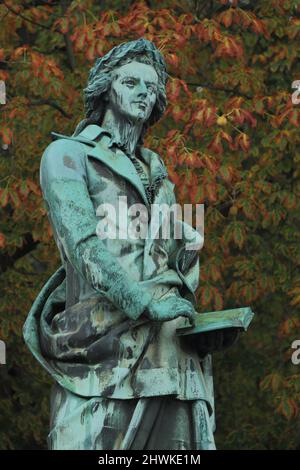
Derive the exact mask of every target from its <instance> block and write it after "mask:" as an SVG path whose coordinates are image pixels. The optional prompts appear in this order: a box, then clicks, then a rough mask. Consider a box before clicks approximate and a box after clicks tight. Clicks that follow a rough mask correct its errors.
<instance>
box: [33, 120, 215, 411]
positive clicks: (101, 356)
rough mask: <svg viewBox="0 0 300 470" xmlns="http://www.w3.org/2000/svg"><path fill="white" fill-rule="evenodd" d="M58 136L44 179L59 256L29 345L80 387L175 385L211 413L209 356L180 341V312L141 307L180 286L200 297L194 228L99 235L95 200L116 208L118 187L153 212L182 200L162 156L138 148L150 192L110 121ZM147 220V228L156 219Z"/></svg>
mask: <svg viewBox="0 0 300 470" xmlns="http://www.w3.org/2000/svg"><path fill="white" fill-rule="evenodd" d="M53 134H54V133H53ZM54 138H55V140H54V141H53V142H52V143H51V144H50V145H49V146H48V147H47V148H46V150H45V152H44V153H43V156H42V160H41V170H40V184H41V187H42V191H43V197H44V200H45V204H46V207H47V211H48V216H49V220H50V223H51V225H52V228H53V233H54V237H55V241H56V244H57V246H58V249H59V252H60V256H61V261H62V265H61V267H60V268H59V269H58V270H57V271H56V272H55V273H54V274H53V275H52V276H51V278H50V279H49V280H48V282H47V283H46V284H45V286H44V287H43V289H42V290H41V292H40V293H39V295H38V297H37V299H36V300H35V302H34V304H33V305H32V308H31V310H30V312H29V315H28V318H27V320H26V323H25V325H24V338H25V341H26V343H27V345H28V347H29V348H30V350H31V351H32V353H33V354H34V356H35V357H36V358H37V360H38V361H39V362H40V363H41V364H42V365H43V366H44V367H45V368H46V369H47V370H48V372H49V373H50V374H51V375H52V377H53V378H54V379H55V380H56V382H57V383H58V384H60V385H61V386H62V387H64V389H67V390H68V391H69V392H72V393H73V394H76V395H78V396H80V397H106V398H112V399H114V398H115V399H129V398H140V397H157V396H162V395H173V396H174V397H176V398H177V399H179V400H201V401H203V402H204V403H206V406H207V410H208V412H209V414H210V416H211V418H210V419H213V388H212V374H211V362H210V360H211V358H210V356H207V357H206V358H205V359H204V360H203V359H202V360H200V359H199V357H198V355H197V353H196V351H195V350H193V349H192V347H191V346H189V345H188V344H186V343H182V339H181V338H180V337H178V336H177V335H176V328H177V326H178V324H179V323H178V322H180V320H181V319H180V318H178V319H175V320H172V321H165V322H158V321H151V320H149V319H148V318H147V317H146V316H145V315H143V312H144V310H145V308H146V307H147V305H148V304H149V302H150V301H151V299H153V298H155V299H159V298H165V297H166V296H168V295H177V296H178V295H181V296H182V297H185V298H187V299H188V300H190V301H191V302H193V303H195V295H194V294H195V291H196V289H197V287H198V284H199V256H198V252H197V251H191V250H187V249H186V248H187V244H188V243H190V240H191V238H189V239H187V238H183V239H181V240H179V239H178V240H177V239H174V238H171V239H163V238H159V237H158V238H156V237H155V236H153V233H150V231H149V236H148V237H147V238H137V239H132V238H128V237H127V238H123V239H122V238H121V239H118V238H117V239H113V240H112V239H109V238H107V239H105V238H103V239H100V237H99V236H98V235H97V224H98V223H99V217H97V208H98V207H99V206H100V205H101V204H105V203H107V202H109V203H110V204H112V205H113V206H114V207H115V208H116V211H118V207H119V206H118V201H119V197H120V196H123V197H125V196H126V197H127V204H128V206H131V205H132V204H144V205H145V206H146V208H147V210H148V212H150V209H151V207H150V205H151V202H152V203H153V204H167V205H168V206H170V205H172V204H174V203H175V202H176V199H175V195H174V185H173V183H172V182H171V181H170V180H169V179H168V176H167V172H166V168H165V166H164V163H163V161H162V159H161V158H160V157H159V155H157V154H156V153H155V152H153V151H151V150H149V149H146V148H145V147H140V149H139V151H140V158H141V159H143V160H144V162H145V163H146V164H147V165H148V166H149V168H150V179H151V181H152V182H155V183H156V191H154V193H153V200H152V201H150V200H149V193H147V192H146V191H145V187H144V185H143V183H142V181H141V178H140V175H139V174H138V172H137V169H136V166H135V165H134V164H133V162H132V160H131V159H130V158H129V157H128V156H127V155H126V154H125V153H124V152H123V151H122V150H121V149H120V148H113V146H111V140H110V136H109V134H108V133H107V132H106V131H105V130H104V129H103V128H101V127H99V126H97V125H89V126H88V127H86V128H85V129H84V130H83V131H82V132H81V133H80V134H79V135H78V136H76V137H67V136H62V135H59V134H54ZM122 217H124V216H123V215H122ZM125 217H127V218H128V224H130V223H131V222H132V218H131V217H130V215H129V214H128V213H127V214H125ZM116 223H117V224H118V219H117V222H116ZM144 223H145V224H146V230H147V226H148V230H149V220H148V221H147V220H145V222H144ZM159 225H160V221H159V222H158V226H159ZM184 225H185V228H186V229H187V231H188V232H189V234H190V233H191V231H192V232H194V240H196V239H197V240H198V242H199V234H198V233H197V232H196V231H195V230H194V229H192V227H190V226H188V227H187V226H186V224H184ZM117 228H119V227H117ZM184 233H187V232H184Z"/></svg>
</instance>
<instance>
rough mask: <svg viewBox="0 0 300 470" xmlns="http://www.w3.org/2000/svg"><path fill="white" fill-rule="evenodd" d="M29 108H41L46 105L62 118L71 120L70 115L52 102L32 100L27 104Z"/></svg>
mask: <svg viewBox="0 0 300 470" xmlns="http://www.w3.org/2000/svg"><path fill="white" fill-rule="evenodd" d="M29 105H30V106H43V105H47V106H50V107H51V108H54V109H56V110H57V111H59V112H60V113H61V114H62V115H63V116H64V117H66V118H68V119H71V117H72V116H71V114H69V113H67V112H66V111H65V110H64V109H63V108H62V107H61V106H60V105H59V104H57V103H56V102H55V101H53V100H43V99H38V100H33V101H30V103H29Z"/></svg>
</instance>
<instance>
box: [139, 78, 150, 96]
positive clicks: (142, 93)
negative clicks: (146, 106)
mask: <svg viewBox="0 0 300 470" xmlns="http://www.w3.org/2000/svg"><path fill="white" fill-rule="evenodd" d="M147 93H148V89H147V86H146V84H145V82H144V80H141V82H140V83H139V87H138V95H139V96H144V97H146V96H147Z"/></svg>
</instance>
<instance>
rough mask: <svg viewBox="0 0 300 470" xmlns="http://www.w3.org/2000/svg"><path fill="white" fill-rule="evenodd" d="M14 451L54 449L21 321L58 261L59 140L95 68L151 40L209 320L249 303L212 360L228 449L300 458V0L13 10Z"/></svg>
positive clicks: (4, 392)
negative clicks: (50, 214) (48, 190)
mask: <svg viewBox="0 0 300 470" xmlns="http://www.w3.org/2000/svg"><path fill="white" fill-rule="evenodd" d="M0 22H1V23H0V80H3V81H5V84H6V91H7V103H6V104H5V105H0V112H1V122H0V214H1V220H0V272H1V283H0V295H1V302H0V315H1V322H0V339H2V340H4V341H5V342H6V345H7V365H6V366H0V379H1V383H0V448H1V449H39V448H45V447H46V435H47V433H48V409H49V394H50V384H51V381H50V379H49V376H48V375H47V373H46V372H44V371H43V370H42V368H41V367H40V366H39V365H38V363H37V362H36V360H35V359H34V358H33V356H32V355H31V353H30V352H29V351H28V350H27V348H26V347H25V345H24V342H23V339H22V326H23V323H24V321H25V318H26V316H27V314H28V311H29V309H30V307H31V304H32V302H33V301H34V299H35V298H36V296H37V294H38V292H39V290H40V289H41V287H42V286H43V284H44V283H45V282H46V280H47V279H48V277H49V276H50V275H51V274H52V273H53V272H54V271H55V270H56V268H57V267H58V266H59V265H60V259H59V255H58V250H57V248H56V245H55V243H54V241H53V238H52V234H51V230H50V228H49V223H48V219H47V215H46V211H45V208H44V205H43V201H42V198H41V190H40V187H39V164H40V158H41V155H42V152H43V150H44V149H45V147H46V146H47V145H48V144H49V143H50V141H51V137H50V132H51V131H56V132H61V133H64V134H72V133H73V131H74V128H75V126H76V124H77V123H78V121H79V120H80V119H82V118H83V99H82V89H83V87H84V86H85V84H86V81H87V76H88V71H89V69H90V67H91V66H92V64H93V63H94V61H95V59H96V58H97V57H99V56H102V55H103V54H105V53H106V52H107V51H108V50H110V49H111V48H112V47H113V46H115V45H117V44H119V43H120V42H124V41H128V40H133V39H137V38H139V37H145V38H147V39H149V40H152V41H154V43H155V44H156V46H157V47H158V48H159V49H160V50H161V52H162V53H163V55H164V57H165V60H166V63H167V67H168V72H169V83H168V88H167V92H168V101H169V105H168V108H167V112H166V114H165V116H164V118H163V119H162V120H161V121H159V122H158V123H157V124H156V125H155V127H154V128H152V129H151V131H150V133H149V135H148V137H147V141H146V146H147V147H149V148H151V149H153V150H154V151H157V152H158V153H159V154H160V156H161V157H162V158H163V159H164V161H165V162H166V164H167V167H168V170H169V174H170V178H171V179H172V180H173V182H175V183H176V187H177V197H178V200H179V201H180V202H181V203H185V202H186V203H193V204H195V203H204V204H205V245H204V248H203V250H202V252H201V258H200V261H201V287H200V289H199V291H198V294H199V295H198V310H199V311H209V310H220V309H223V308H224V309H225V308H230V307H239V306H248V305H249V306H251V308H252V309H253V311H254V312H255V313H256V317H255V320H254V321H253V324H252V325H251V328H250V329H249V331H248V332H247V334H245V335H241V337H240V339H239V342H238V344H237V345H235V346H234V347H232V348H231V349H230V350H228V351H227V352H225V353H224V354H220V353H217V354H215V355H214V378H215V398H216V414H217V432H216V443H217V447H218V448H219V449H297V448H298V449H299V448H300V424H299V423H300V420H299V397H300V365H299V366H296V365H293V364H292V362H291V355H292V353H293V349H292V348H291V344H292V342H293V341H294V340H296V339H300V331H299V330H300V328H299V327H300V317H299V303H300V274H299V264H300V243H299V242H300V240H299V238H300V232H299V228H300V219H299V215H300V214H299V202H298V201H299V196H300V174H299V162H300V153H299V143H300V136H299V125H300V104H298V105H297V104H293V102H292V99H291V96H292V93H293V92H294V91H295V90H293V88H292V83H293V82H294V81H295V80H297V79H300V67H299V52H300V6H299V1H298V0H297V1H295V0H284V1H280V0H257V1H253V0H243V1H242V0H241V1H237V0H232V1H228V0H222V1H206V0H205V1H204V0H203V1H200V0H199V1H197V0H193V1H188V0H181V1H174V0H172V1H160V2H155V1H142V2H138V3H134V2H131V1H128V0H127V1H118V0H110V1H101V2H100V1H94V0H85V1H82V0H75V1H61V2H59V1H48V2H45V1H41V0H37V1H29V0H26V1H22V2H21V1H11V0H6V1H1V2H0Z"/></svg>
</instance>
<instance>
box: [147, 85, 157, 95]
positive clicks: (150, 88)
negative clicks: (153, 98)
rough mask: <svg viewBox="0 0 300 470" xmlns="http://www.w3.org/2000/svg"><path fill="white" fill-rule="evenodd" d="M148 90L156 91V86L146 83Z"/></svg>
mask: <svg viewBox="0 0 300 470" xmlns="http://www.w3.org/2000/svg"><path fill="white" fill-rule="evenodd" d="M148 90H150V91H151V93H155V92H156V88H155V87H154V86H153V85H148Z"/></svg>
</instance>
